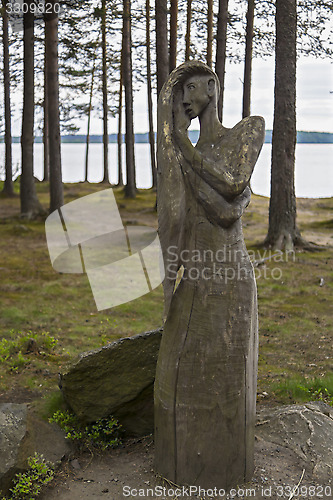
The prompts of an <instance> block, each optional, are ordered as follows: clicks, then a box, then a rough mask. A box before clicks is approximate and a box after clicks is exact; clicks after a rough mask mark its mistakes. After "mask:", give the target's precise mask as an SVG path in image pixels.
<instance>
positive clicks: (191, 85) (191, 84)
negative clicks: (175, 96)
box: [187, 83, 195, 90]
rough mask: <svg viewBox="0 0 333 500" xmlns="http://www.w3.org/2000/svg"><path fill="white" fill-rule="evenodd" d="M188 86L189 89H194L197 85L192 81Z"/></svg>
mask: <svg viewBox="0 0 333 500" xmlns="http://www.w3.org/2000/svg"><path fill="white" fill-rule="evenodd" d="M187 88H188V89H189V90H193V89H195V85H194V84H193V83H190V84H189V85H188V86H187Z"/></svg>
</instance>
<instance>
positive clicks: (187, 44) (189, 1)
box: [185, 0, 192, 61]
mask: <svg viewBox="0 0 333 500" xmlns="http://www.w3.org/2000/svg"><path fill="white" fill-rule="evenodd" d="M191 20H192V0H187V13H186V35H185V61H189V59H190V56H191Z"/></svg>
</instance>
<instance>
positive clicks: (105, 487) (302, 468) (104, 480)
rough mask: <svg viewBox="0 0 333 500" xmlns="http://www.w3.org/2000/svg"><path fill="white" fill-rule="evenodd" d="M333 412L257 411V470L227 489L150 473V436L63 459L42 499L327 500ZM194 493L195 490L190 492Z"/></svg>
mask: <svg viewBox="0 0 333 500" xmlns="http://www.w3.org/2000/svg"><path fill="white" fill-rule="evenodd" d="M332 431H333V411H332V410H331V409H330V407H328V406H327V405H322V404H321V403H311V404H309V405H304V406H296V405H293V406H289V407H284V408H283V409H281V408H279V409H277V410H272V409H267V408H265V409H262V410H260V411H259V413H258V421H257V426H256V439H255V465H256V467H255V472H254V476H253V479H252V481H251V482H250V483H248V484H246V485H243V486H241V485H240V486H236V487H235V488H234V489H233V490H231V491H230V492H229V493H228V494H223V492H220V493H221V494H218V492H216V493H215V492H214V491H208V490H207V492H206V495H205V494H204V493H203V492H201V493H200V494H191V491H190V489H186V488H184V489H182V488H181V487H180V489H179V490H178V489H177V486H176V485H173V484H172V483H170V482H168V481H166V480H165V479H163V478H162V477H160V476H158V475H157V474H156V473H155V472H154V445H153V439H152V436H147V437H145V438H142V439H137V440H132V441H127V442H126V443H125V444H124V445H123V446H122V447H121V448H118V449H116V450H113V451H112V452H111V453H108V454H104V455H100V456H94V455H82V456H80V457H78V458H75V459H72V460H70V461H68V462H66V463H64V464H63V466H62V468H61V471H60V473H59V475H58V477H57V479H56V480H55V482H54V483H53V484H52V486H50V487H49V489H48V490H47V491H46V492H45V493H44V496H42V500H55V499H57V500H79V499H80V500H81V499H87V500H88V499H89V500H90V499H95V498H96V499H101V500H102V499H105V500H121V499H125V498H129V499H131V500H132V499H135V498H145V499H162V500H168V499H172V500H175V499H186V498H191V499H193V500H194V499H196V500H199V499H200V500H208V499H225V500H227V499H232V498H240V499H244V500H245V499H247V498H257V499H275V500H277V499H280V498H285V499H290V500H291V499H292V498H302V499H331V498H333V494H332V492H333V481H332V479H333V475H332V469H333V449H332V443H333V432H332ZM192 493H194V491H192Z"/></svg>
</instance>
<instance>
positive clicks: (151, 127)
mask: <svg viewBox="0 0 333 500" xmlns="http://www.w3.org/2000/svg"><path fill="white" fill-rule="evenodd" d="M176 8H177V2H176ZM176 36H177V18H176ZM176 43H177V42H176ZM170 47H171V33H170ZM176 47H177V45H176ZM176 47H174V48H176ZM146 49H147V51H146V55H147V98H148V122H149V145H150V165H151V171H152V181H153V187H156V182H157V179H156V159H155V134H154V121H153V99H152V85H151V61H150V5H149V0H146ZM175 55H176V54H174V56H175ZM170 64H171V49H170ZM170 70H171V69H170ZM171 71H172V70H171Z"/></svg>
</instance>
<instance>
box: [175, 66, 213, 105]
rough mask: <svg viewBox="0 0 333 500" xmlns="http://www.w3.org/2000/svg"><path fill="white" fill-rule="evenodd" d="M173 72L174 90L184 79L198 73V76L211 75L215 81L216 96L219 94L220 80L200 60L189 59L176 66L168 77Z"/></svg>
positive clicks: (179, 86) (180, 85)
mask: <svg viewBox="0 0 333 500" xmlns="http://www.w3.org/2000/svg"><path fill="white" fill-rule="evenodd" d="M173 73H174V74H175V75H174V76H175V79H174V87H175V90H176V89H177V90H178V89H179V88H182V87H183V85H184V83H185V82H186V80H188V79H189V78H191V77H192V76H196V75H200V76H207V77H211V78H212V79H213V80H214V82H215V89H216V93H217V98H219V96H220V81H219V79H218V76H217V74H216V73H214V71H213V70H212V69H211V68H210V67H209V66H207V65H206V64H204V63H202V62H201V61H189V62H186V63H184V64H182V65H181V66H179V67H178V68H176V69H175V70H174V71H173V72H172V73H171V75H170V78H172V75H173Z"/></svg>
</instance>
